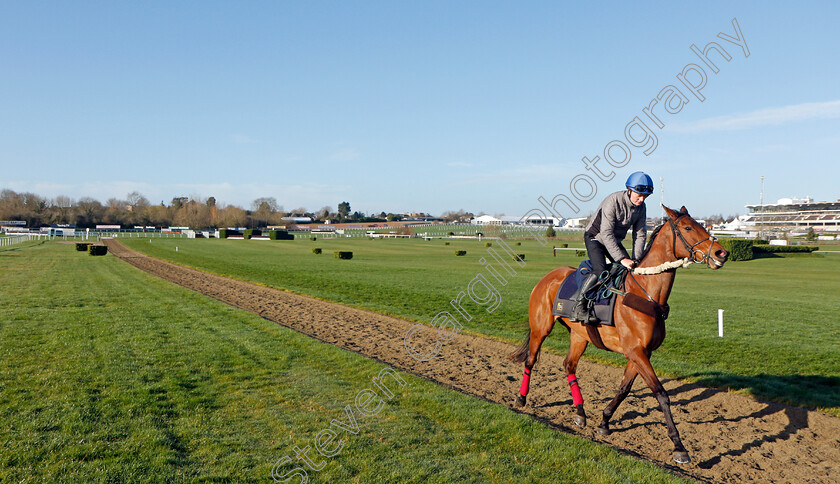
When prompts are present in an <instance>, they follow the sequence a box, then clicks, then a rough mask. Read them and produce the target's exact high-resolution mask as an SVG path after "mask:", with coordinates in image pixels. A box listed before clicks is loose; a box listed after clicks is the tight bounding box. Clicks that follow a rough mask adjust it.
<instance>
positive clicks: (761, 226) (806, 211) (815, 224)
mask: <svg viewBox="0 0 840 484" xmlns="http://www.w3.org/2000/svg"><path fill="white" fill-rule="evenodd" d="M746 207H747V209H748V210H749V211H750V212H749V213H748V214H746V215H741V216H740V217H738V218H737V219H735V220H733V221H732V222H729V223H727V224H724V226H723V227H720V226H718V227H715V230H714V231H713V233H717V234H720V235H727V234H726V233H725V232H726V231H737V232H743V233H745V234H747V235H746V236H756V235H758V234H759V233H761V234H780V233H789V234H791V235H805V234H807V233H808V231H809V230H810V229H813V230H814V232H815V233H817V234H826V235H828V234H831V235H836V234H838V233H840V200H837V201H835V202H815V201H814V200H813V199H812V198H811V197H805V198H782V199H779V201H778V202H777V203H772V204H764V205H747V206H746Z"/></svg>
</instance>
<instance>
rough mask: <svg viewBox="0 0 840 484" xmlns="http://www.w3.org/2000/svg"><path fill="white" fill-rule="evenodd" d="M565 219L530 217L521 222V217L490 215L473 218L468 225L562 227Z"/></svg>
mask: <svg viewBox="0 0 840 484" xmlns="http://www.w3.org/2000/svg"><path fill="white" fill-rule="evenodd" d="M565 221H566V220H565V219H559V218H554V217H548V218H540V217H536V216H530V217H528V218H527V219H525V220H522V217H508V216H505V215H502V216H499V217H494V216H492V215H480V216H478V217H473V218H472V219H471V220H470V223H471V224H473V225H526V224H527V225H546V226H547V225H552V226H554V227H563V226H564V225H563V223H564V222H565Z"/></svg>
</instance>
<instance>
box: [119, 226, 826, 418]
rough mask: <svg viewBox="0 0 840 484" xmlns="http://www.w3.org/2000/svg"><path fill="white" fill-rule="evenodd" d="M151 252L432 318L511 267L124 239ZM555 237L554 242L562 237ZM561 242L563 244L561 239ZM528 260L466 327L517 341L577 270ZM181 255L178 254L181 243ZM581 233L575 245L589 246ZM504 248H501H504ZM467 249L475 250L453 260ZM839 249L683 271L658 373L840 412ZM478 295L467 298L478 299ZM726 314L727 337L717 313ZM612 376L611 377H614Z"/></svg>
mask: <svg viewBox="0 0 840 484" xmlns="http://www.w3.org/2000/svg"><path fill="white" fill-rule="evenodd" d="M123 242H127V243H128V245H130V246H131V247H133V248H135V249H138V250H141V251H144V252H146V253H148V254H150V255H153V256H156V257H161V258H164V259H168V260H172V261H174V262H177V263H180V264H184V265H188V266H193V267H197V268H201V269H204V270H207V271H210V272H216V273H219V274H225V275H229V276H232V277H237V278H240V279H245V280H251V281H255V282H259V283H262V284H267V285H270V286H276V287H282V288H287V289H289V290H292V291H295V292H299V293H302V294H309V295H313V296H316V297H320V298H323V299H327V300H332V301H337V302H341V303H345V304H350V305H353V306H358V307H362V308H367V309H372V310H375V311H380V312H384V313H389V314H394V315H398V316H401V317H404V318H407V319H411V320H416V321H423V322H428V321H430V320H431V319H432V317H434V315H435V314H437V313H438V312H439V311H442V310H450V311H452V307H451V306H450V300H452V299H454V298H456V297H457V295H458V293H459V292H461V291H465V290H466V287H467V284H468V283H469V282H470V280H472V279H473V278H474V277H475V276H476V275H477V274H479V273H482V274H484V275H485V276H487V277H488V278H489V279H490V280H491V281H493V278H492V277H491V276H490V275H489V273H488V271H487V269H486V268H485V267H484V266H483V265H482V264H480V263H479V259H480V258H482V257H483V258H485V259H486V260H487V261H489V262H490V263H492V264H493V265H494V266H495V267H496V268H497V270H498V271H500V273H502V274H506V272H505V271H504V269H502V268H501V266H499V265H498V263H496V262H495V261H494V260H493V259H492V258H491V257H490V256H489V255H488V253H487V252H486V250H487V249H486V248H485V247H484V242H483V241H482V242H479V241H475V240H453V241H450V245H444V241H441V240H433V241H422V240H366V239H362V240H359V239H354V240H350V239H333V240H318V241H315V242H312V241H309V240H305V241H294V242H247V241H240V240H235V241H234V240H184V239H182V240H177V241H176V240H158V239H155V240H154V241H153V242H152V243H151V244H150V243H148V241H142V240H137V239H135V240H124V241H123ZM553 243H555V242H550V243H549V244H553ZM556 243H557V244H559V241H558V242H556ZM515 244H516V242H515V241H509V245H510V246H511V248H512V249H513V250H514V251H515V252H517V253H524V254H525V255H526V259H525V261H526V267H525V268H519V267H517V266H515V265H513V264H512V265H513V267H514V269H515V270H516V271H517V275H516V276H515V277H509V276H506V277H507V279H508V284H507V285H506V286H501V285H500V284H496V287H497V288H498V289H499V294H500V297H501V301H502V303H501V305H500V306H499V307H498V309H496V310H495V311H494V312H492V313H488V312H487V311H485V309H484V308H483V307H480V306H478V305H477V304H472V303H469V302H467V303H465V304H464V308H465V309H466V310H467V311H468V312H469V313H470V315H471V316H472V319H471V320H470V321H465V322H464V329H465V331H468V332H473V333H479V334H483V335H487V336H490V337H495V338H500V339H503V340H506V341H511V342H517V343H518V342H519V341H520V340H521V337H522V335H523V333H524V331H525V328H526V327H527V302H528V295H529V294H530V291H531V289H532V288H533V286H534V284H535V283H536V282H537V281H538V280H539V279H540V278H541V277H542V276H543V275H544V274H546V273H547V272H549V271H550V270H552V269H554V268H555V267H557V266H563V265H572V266H577V264H578V263H579V262H580V259H581V258H580V257H576V256H575V255H574V251H557V257H553V256H552V251H551V249H550V246H549V248H545V247H542V246H540V245H539V244H538V243H537V242H535V241H522V242H521V244H522V245H520V246H517V245H515ZM176 245H177V246H178V247H179V251H178V252H175V246H176ZM580 245H581V244H580V242H579V241H578V242H574V241H572V242H571V243H570V246H572V247H575V246H578V247H580ZM316 246H317V247H323V248H324V252H325V253H328V254H330V253H332V251H333V250H351V251H353V260H350V261H341V260H337V259H333V258H332V257H326V256H324V255H320V256H318V255H314V254H312V252H311V248H312V247H316ZM494 248H496V249H497V250H498V252H499V253H500V254H503V255H504V252H502V251H501V248H500V247H499V244H494ZM457 249H464V250H466V251H467V256H466V257H455V255H454V253H453V252H454V250H457ZM839 287H840V257H838V256H837V255H836V254H826V255H824V256H820V255H804V256H803V255H798V256H796V257H784V258H763V259H756V260H752V261H746V262H730V263H728V264H727V265H726V267H724V268H723V269H722V270H719V271H712V270H710V269H708V268H705V267H702V266H692V267H691V268H690V269H680V270H679V272H678V275H677V279H676V283H675V285H674V290H673V292H672V296H671V299H670V301H669V303H670V305H671V309H672V311H671V317H670V319H669V320H668V323H667V328H668V333H669V334H668V338H667V339H666V340H665V343H664V344H663V345H662V347H661V348H659V349H658V350H657V351H656V352H655V353H654V355H653V364H654V367H655V368H656V369H657V371H658V372H659V373H660V375H666V376H671V377H676V378H683V379H688V380H693V381H697V382H699V383H701V384H704V385H709V386H713V387H718V388H726V389H730V390H734V391H738V392H741V393H745V394H750V395H755V396H758V397H761V398H768V399H773V400H777V401H782V402H786V403H791V404H795V405H800V406H805V407H809V408H816V409H820V410H822V411H825V412H828V413H832V414H834V415H840V377H838V375H840V344H838V343H840V317H838V313H840V292H838V290H837V289H838V288H839ZM468 299H469V298H465V301H468ZM719 308H720V309H724V310H725V313H724V315H725V323H724V326H725V331H724V338H719V337H718V336H717V310H718V309H719ZM567 345H568V336H567V335H566V333H565V332H564V331H562V330H559V331H555V332H554V333H552V336H551V337H549V338H548V340H546V344H545V346H544V347H545V348H548V349H549V350H551V351H556V352H558V353H565V351H566V350H567V348H568V346H567ZM587 355H588V357H589V358H592V359H595V360H598V361H603V362H608V363H611V364H615V365H623V364H624V360H623V357H621V356H620V355H616V354H613V353H608V352H604V351H600V350H597V349H595V348H590V349H589V350H588V351H587ZM612 383H613V382H609V383H606V384H612Z"/></svg>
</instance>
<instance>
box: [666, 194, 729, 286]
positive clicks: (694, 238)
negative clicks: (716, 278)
mask: <svg viewBox="0 0 840 484" xmlns="http://www.w3.org/2000/svg"><path fill="white" fill-rule="evenodd" d="M662 208H664V209H665V213H666V214H668V217H669V218H670V220H669V221H668V223H670V224H671V230H673V231H674V255H675V256H676V257H677V258H683V257H688V258H690V259H691V260H692V261H693V262H697V263H706V264H708V265H709V267H711V268H712V269H715V270H717V269H720V268H721V267H723V264H724V263H725V262H726V260H727V259H728V258H729V251H727V250H726V249H724V248H723V246H722V245H720V243H718V241H717V239H716V238H714V237H712V236H711V235H709V232H707V231H706V229H705V228H703V226H702V225H700V224H699V223H697V221H696V220H694V219H693V218H691V215H689V214H688V210H686V209H685V207H684V206H683V207H682V208H680V211H679V212H677V211H674V210H671V209H670V208H668V207H666V206H664V205H663V206H662ZM678 240H679V241H681V242H682V243H680V242H677V241H678Z"/></svg>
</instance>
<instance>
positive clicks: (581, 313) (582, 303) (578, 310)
mask: <svg viewBox="0 0 840 484" xmlns="http://www.w3.org/2000/svg"><path fill="white" fill-rule="evenodd" d="M597 284H598V275H597V274H595V273H589V275H588V276H586V279H584V281H583V282H582V283H581V285H580V287H579V288H578V290H577V291H576V292H575V293H574V294H573V295H572V300H573V301H576V304H575V307H574V308H572V314H571V316H570V318H569V320H570V321H571V322H573V323H575V322H582V323H590V322H593V321H591V319H590V314H589V309H590V308H589V300H588V299H586V293H588V292H589V291H591V290H592V288H594V287H595V286H596V285H597Z"/></svg>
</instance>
